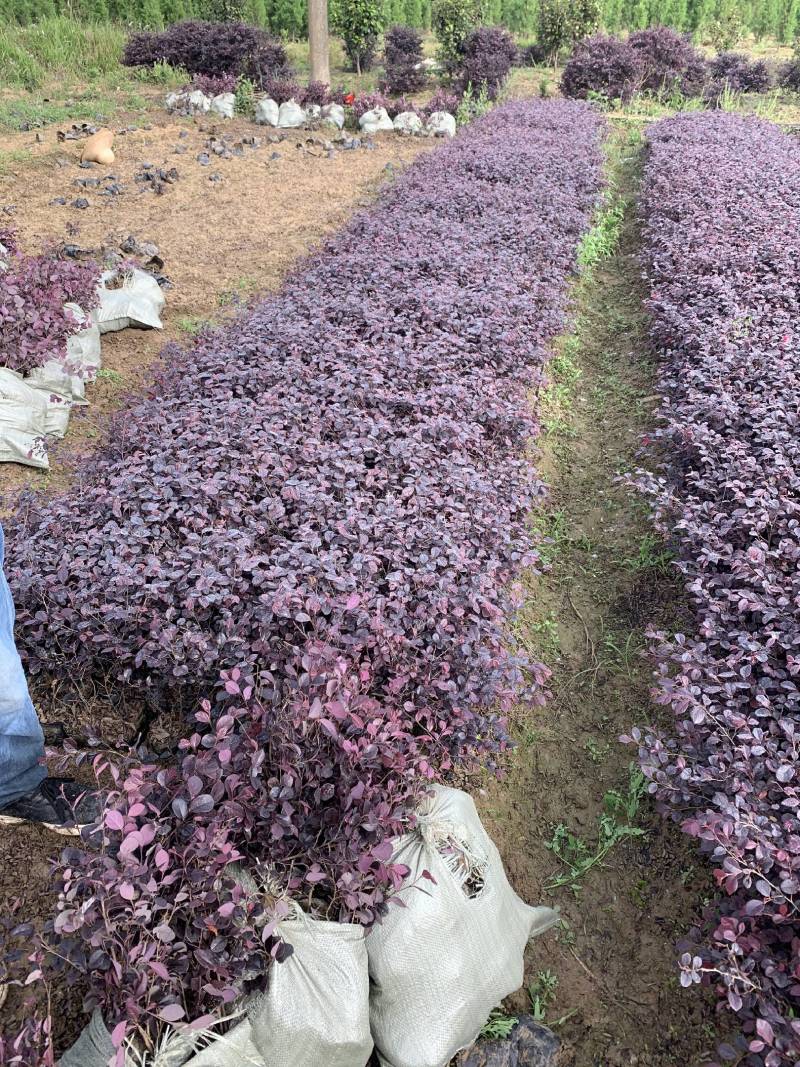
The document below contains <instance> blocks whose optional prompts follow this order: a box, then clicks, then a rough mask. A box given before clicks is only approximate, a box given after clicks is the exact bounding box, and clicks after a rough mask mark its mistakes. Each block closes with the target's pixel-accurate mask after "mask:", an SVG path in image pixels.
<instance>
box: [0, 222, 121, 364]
mask: <svg viewBox="0 0 800 1067" xmlns="http://www.w3.org/2000/svg"><path fill="white" fill-rule="evenodd" d="M0 244H2V245H3V246H4V247H5V248H6V249H8V251H10V252H11V253H12V254H11V256H10V257H8V259H7V261H6V268H5V269H2V268H0V367H8V368H10V369H11V370H15V371H19V372H20V373H21V374H27V373H28V372H29V371H31V370H33V369H34V367H41V366H42V365H43V364H44V363H47V361H48V360H50V359H65V358H66V355H67V338H68V337H70V336H72V334H74V333H77V332H78V331H79V330H80V329H81V323H79V322H78V321H77V319H76V318H75V315H74V314H73V313H72V311H70V310H68V309H66V308H65V307H64V304H65V303H74V304H78V305H79V306H80V307H81V308H82V309H83V310H84V311H86V312H88V311H91V310H92V309H93V308H94V307H96V306H97V292H96V288H97V283H98V281H99V278H100V272H99V270H98V268H97V266H96V264H94V263H78V262H75V261H74V260H68V259H59V258H58V257H57V256H55V255H53V254H47V253H46V254H44V255H40V256H27V255H23V254H22V253H21V252H18V251H15V247H16V246H15V242H14V237H13V234H10V233H7V232H6V233H0Z"/></svg>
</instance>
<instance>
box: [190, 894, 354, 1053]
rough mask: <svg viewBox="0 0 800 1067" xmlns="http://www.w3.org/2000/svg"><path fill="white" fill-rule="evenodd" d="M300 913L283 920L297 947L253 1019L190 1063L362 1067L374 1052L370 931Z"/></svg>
mask: <svg viewBox="0 0 800 1067" xmlns="http://www.w3.org/2000/svg"><path fill="white" fill-rule="evenodd" d="M298 910H299V909H298ZM301 916H302V917H301V918H298V919H287V920H285V921H284V922H282V923H280V925H279V927H278V930H279V932H280V934H281V936H282V937H283V938H285V940H286V941H288V942H289V944H290V945H291V946H292V948H293V949H294V952H293V953H292V955H291V956H290V957H289V958H288V959H287V960H285V961H284V962H283V963H279V964H274V965H273V966H272V968H271V969H270V972H269V986H268V988H267V990H266V992H264V993H262V994H259V995H258V996H256V997H254V998H253V999H252V1001H251V1002H250V1004H249V1005H248V1009H247V1016H248V1017H247V1020H246V1021H245V1022H242V1023H239V1025H238V1026H235V1027H234V1028H233V1029H232V1030H230V1031H229V1033H228V1034H225V1035H222V1036H221V1037H219V1038H217V1039H216V1040H215V1041H213V1042H212V1044H210V1045H209V1046H208V1047H207V1048H205V1049H203V1051H202V1052H200V1053H199V1054H198V1055H197V1056H194V1057H193V1058H192V1059H191V1060H190V1061H189V1063H188V1064H187V1067H364V1065H365V1064H366V1062H367V1060H368V1059H369V1057H370V1055H371V1053H372V1037H371V1035H370V1029H369V974H368V969H367V949H366V945H365V943H364V929H363V927H361V926H356V925H355V924H353V923H335V922H322V921H319V920H317V919H310V918H308V917H306V916H304V915H302V913H301Z"/></svg>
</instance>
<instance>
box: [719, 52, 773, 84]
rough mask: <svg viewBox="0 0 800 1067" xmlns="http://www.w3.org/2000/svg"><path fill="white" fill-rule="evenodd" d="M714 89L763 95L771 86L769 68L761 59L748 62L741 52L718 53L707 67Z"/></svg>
mask: <svg viewBox="0 0 800 1067" xmlns="http://www.w3.org/2000/svg"><path fill="white" fill-rule="evenodd" d="M709 74H710V76H711V82H712V85H713V87H714V88H715V89H722V88H723V87H727V88H728V89H730V90H732V91H733V92H738V93H764V92H766V91H767V90H768V89H769V88H770V85H771V78H770V73H769V68H768V67H767V64H766V63H765V62H764V61H763V59H759V60H750V59H749V58H748V57H747V56H746V55H743V54H742V53H741V52H720V53H719V55H717V56H715V57H714V59H712V60H711V63H710V65H709Z"/></svg>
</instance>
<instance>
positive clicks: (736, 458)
mask: <svg viewBox="0 0 800 1067" xmlns="http://www.w3.org/2000/svg"><path fill="white" fill-rule="evenodd" d="M644 215H645V219H646V227H645V242H646V261H647V272H648V275H649V279H650V284H651V286H652V293H651V297H650V305H649V306H650V311H651V313H652V336H653V339H654V341H655V343H656V345H657V348H658V351H659V353H660V356H661V369H660V378H661V387H662V389H663V391H664V393H665V400H664V403H663V405H662V408H661V414H662V417H663V426H662V428H661V429H659V430H658V432H657V433H656V434H655V438H656V441H657V443H658V444H659V445H660V454H661V455H662V456H663V457H664V459H665V461H664V467H663V470H662V472H661V474H660V475H659V476H658V477H650V478H645V477H643V478H642V484H643V487H644V488H645V489H646V491H647V492H648V493H650V494H651V495H652V497H653V498H654V502H655V508H656V515H657V520H658V523H659V526H660V528H661V530H662V531H663V532H664V534H665V535H666V536H667V537H669V538H670V540H671V541H672V543H673V544H674V547H675V551H676V553H677V559H678V565H679V567H680V569H681V571H682V572H683V573H684V575H685V576H686V584H687V589H688V591H689V595H690V604H691V611H692V625H691V627H690V631H689V632H688V633H687V634H685V635H681V634H660V635H658V638H659V646H658V658H659V669H660V680H659V687H658V690H657V693H658V700H659V701H660V703H662V704H664V705H665V706H666V707H668V708H669V709H671V711H672V713H673V715H674V730H670V731H667V732H666V734H664V735H659V734H658V733H657V732H655V731H653V732H647V734H646V736H644V737H641V735H640V734H638V733H637V734H636V740H637V741H639V742H640V744H641V759H642V764H643V767H644V770H645V773H646V774H647V775H648V777H649V778H650V780H651V783H652V784H651V791H652V792H653V793H654V794H655V796H656V797H657V798H658V801H659V802H660V803H661V804H662V805H663V806H664V808H665V809H667V810H669V811H670V812H672V814H673V816H674V818H676V819H678V820H680V821H681V823H682V825H683V828H684V830H685V831H686V832H687V833H688V834H690V835H692V836H693V837H695V838H697V839H698V840H699V841H700V843H701V848H702V850H703V851H704V852H707V853H708V854H709V856H710V858H711V860H712V862H713V865H714V875H715V878H716V881H717V884H718V885H719V887H720V889H721V890H722V891H723V893H724V895H723V896H722V897H721V899H720V900H719V901H718V902H717V905H716V907H715V909H714V914H713V916H712V917H711V920H710V922H709V925H708V928H707V929H706V930H705V932H704V935H703V939H702V944H703V947H702V948H701V949H699V950H697V951H696V953H695V954H694V955H693V954H691V953H689V954H686V955H685V956H684V957H683V959H682V965H683V976H682V977H683V982H684V984H687V985H690V984H691V983H692V982H694V981H698V982H699V981H701V980H706V981H710V982H712V983H714V984H715V985H716V987H717V990H718V992H719V993H720V995H721V996H722V997H727V1001H728V1003H729V1005H730V1007H731V1008H732V1009H733V1010H734V1011H738V1012H739V1013H740V1014H741V1016H742V1019H743V1021H744V1027H743V1030H744V1036H742V1037H741V1038H740V1039H739V1047H738V1050H737V1049H736V1048H733V1049H732V1048H730V1047H728V1048H727V1049H725V1048H723V1049H722V1050H721V1056H722V1058H723V1059H725V1060H726V1061H735V1062H737V1063H747V1064H766V1065H767V1067H776V1065H779V1064H790V1063H791V1064H794V1063H796V1062H797V1060H798V1057H800V1022H799V1021H798V1013H800V919H799V918H798V907H800V879H799V878H798V870H800V819H798V807H800V789H799V786H800V778H799V777H798V772H799V771H800V767H799V766H798V746H800V729H799V727H800V722H799V719H798V717H799V716H800V688H799V687H798V681H797V677H798V674H800V576H799V573H798V559H800V436H799V435H798V393H797V388H798V381H800V144H798V142H797V140H796V139H795V138H793V137H791V136H788V135H786V134H784V133H782V132H781V131H780V130H779V129H778V128H776V127H775V126H773V125H770V124H769V123H766V122H763V121H760V120H757V119H755V118H744V117H741V116H735V115H732V114H722V113H712V114H708V113H706V114H703V113H701V114H684V115H680V116H678V117H676V118H672V119H669V120H666V121H664V122H661V123H659V124H658V125H656V126H655V127H653V129H652V130H651V132H650V134H649V159H648V163H647V168H646V173H645V180H644ZM740 1056H742V1057H744V1058H739V1057H740Z"/></svg>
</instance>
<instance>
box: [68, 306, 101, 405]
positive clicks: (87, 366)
mask: <svg viewBox="0 0 800 1067" xmlns="http://www.w3.org/2000/svg"><path fill="white" fill-rule="evenodd" d="M64 307H66V308H69V309H70V311H72V313H73V314H74V315H75V317H76V319H77V320H78V322H80V323H83V327H84V328H83V329H82V330H79V331H78V332H77V333H74V334H72V336H71V337H68V338H67V358H66V365H67V367H68V368H69V369H70V370H71V371H72V403H73V404H79V405H83V404H86V403H87V401H86V383H87V382H93V381H94V380H95V378H96V377H97V372H98V371H99V370H100V365H101V362H102V360H101V357H100V327H99V326H98V325H97V323H96V322H93V321H92V318H91V316H90V315H87V314H86V312H85V311H84V310H83V309H82V308H80V307H78V305H77V304H65V305H64Z"/></svg>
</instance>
